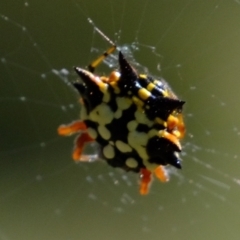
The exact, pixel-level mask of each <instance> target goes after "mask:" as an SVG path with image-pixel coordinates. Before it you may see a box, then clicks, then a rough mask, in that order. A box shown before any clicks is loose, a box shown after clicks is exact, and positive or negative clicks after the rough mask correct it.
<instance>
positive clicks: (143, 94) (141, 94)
mask: <svg viewBox="0 0 240 240" xmlns="http://www.w3.org/2000/svg"><path fill="white" fill-rule="evenodd" d="M138 96H139V97H140V98H141V99H142V100H146V99H148V98H149V97H150V96H151V93H150V92H149V91H148V90H147V89H145V88H141V89H139V90H138Z"/></svg>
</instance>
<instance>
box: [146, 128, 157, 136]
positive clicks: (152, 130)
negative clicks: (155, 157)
mask: <svg viewBox="0 0 240 240" xmlns="http://www.w3.org/2000/svg"><path fill="white" fill-rule="evenodd" d="M155 136H158V130H157V129H151V130H150V131H149V132H148V137H149V138H152V137H155Z"/></svg>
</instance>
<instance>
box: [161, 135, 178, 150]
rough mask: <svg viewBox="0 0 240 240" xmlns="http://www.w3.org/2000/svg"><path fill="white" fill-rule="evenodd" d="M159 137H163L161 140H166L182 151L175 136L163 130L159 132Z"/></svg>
mask: <svg viewBox="0 0 240 240" xmlns="http://www.w3.org/2000/svg"><path fill="white" fill-rule="evenodd" d="M159 137H163V138H166V139H168V140H169V141H170V142H172V143H173V144H175V145H176V146H177V147H178V149H179V150H180V151H181V150H182V147H181V145H180V142H179V140H178V138H177V137H176V136H175V135H173V134H171V133H169V132H167V131H164V130H163V131H159Z"/></svg>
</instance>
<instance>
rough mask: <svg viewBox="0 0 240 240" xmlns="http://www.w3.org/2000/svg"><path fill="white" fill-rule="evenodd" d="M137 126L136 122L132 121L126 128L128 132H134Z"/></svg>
mask: <svg viewBox="0 0 240 240" xmlns="http://www.w3.org/2000/svg"><path fill="white" fill-rule="evenodd" d="M137 126H138V122H137V121H136V120H132V121H130V122H129V123H128V124H127V128H128V131H129V132H132V131H135V130H136V128H137Z"/></svg>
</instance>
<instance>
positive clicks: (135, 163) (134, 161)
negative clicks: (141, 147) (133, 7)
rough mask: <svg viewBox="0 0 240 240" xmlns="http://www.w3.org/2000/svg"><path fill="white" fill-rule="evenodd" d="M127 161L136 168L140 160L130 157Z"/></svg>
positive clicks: (127, 163)
mask: <svg viewBox="0 0 240 240" xmlns="http://www.w3.org/2000/svg"><path fill="white" fill-rule="evenodd" d="M125 163H126V165H127V166H128V167H130V168H136V167H137V166H138V162H137V160H136V159H134V158H128V159H127V160H126V162H125Z"/></svg>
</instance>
